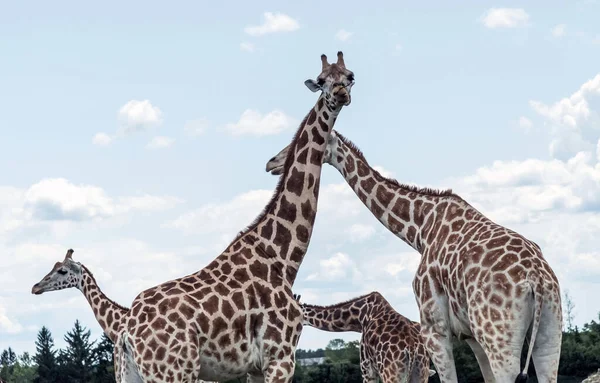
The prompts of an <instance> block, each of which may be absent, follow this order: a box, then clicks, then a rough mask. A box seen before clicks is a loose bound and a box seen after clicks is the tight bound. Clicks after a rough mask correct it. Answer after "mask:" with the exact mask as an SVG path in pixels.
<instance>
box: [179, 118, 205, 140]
mask: <svg viewBox="0 0 600 383" xmlns="http://www.w3.org/2000/svg"><path fill="white" fill-rule="evenodd" d="M208 126H209V122H208V120H207V119H206V118H199V119H196V120H191V121H187V122H186V123H185V125H184V127H183V130H184V131H185V133H186V134H187V135H189V136H199V135H201V134H204V132H206V130H207V129H208Z"/></svg>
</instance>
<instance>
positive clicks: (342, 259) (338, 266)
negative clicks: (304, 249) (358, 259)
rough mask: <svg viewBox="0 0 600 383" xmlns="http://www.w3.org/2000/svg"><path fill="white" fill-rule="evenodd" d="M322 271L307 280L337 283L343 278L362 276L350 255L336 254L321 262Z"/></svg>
mask: <svg viewBox="0 0 600 383" xmlns="http://www.w3.org/2000/svg"><path fill="white" fill-rule="evenodd" d="M319 265H320V270H319V271H318V272H317V273H314V274H311V275H309V276H308V277H307V278H306V280H308V281H312V280H328V281H335V280H339V279H342V278H347V277H353V278H357V277H358V276H360V271H359V270H358V268H357V267H356V264H355V263H354V261H353V260H352V259H350V257H349V256H348V254H344V253H335V254H334V255H333V256H331V257H330V258H326V259H323V260H321V261H319Z"/></svg>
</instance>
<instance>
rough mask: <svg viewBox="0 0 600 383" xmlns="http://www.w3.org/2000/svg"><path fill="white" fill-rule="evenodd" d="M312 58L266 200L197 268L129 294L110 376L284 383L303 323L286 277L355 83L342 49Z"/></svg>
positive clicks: (304, 237) (292, 274) (309, 225)
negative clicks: (304, 109) (311, 100)
mask: <svg viewBox="0 0 600 383" xmlns="http://www.w3.org/2000/svg"><path fill="white" fill-rule="evenodd" d="M321 62H322V71H321V73H320V74H319V76H318V77H317V81H314V80H307V81H306V82H305V84H306V86H307V87H308V88H309V89H310V90H312V91H313V92H317V91H321V94H320V96H319V98H318V100H317V102H316V104H315V106H314V107H313V108H312V109H311V110H310V111H309V113H308V114H307V116H306V117H305V118H304V120H303V121H302V123H301V124H300V127H299V129H298V131H297V132H296V134H295V135H294V138H293V140H292V143H291V144H290V146H289V147H290V150H289V155H288V157H287V158H286V160H285V161H284V165H283V171H282V173H283V175H282V176H281V178H280V180H279V182H278V184H277V187H276V189H275V192H274V194H273V197H272V199H271V201H270V202H269V203H268V204H267V205H266V207H265V209H264V210H263V212H262V213H261V214H260V215H259V216H258V217H257V218H256V220H255V221H254V222H253V223H252V224H251V225H250V226H249V227H248V228H247V229H245V230H244V231H242V232H241V233H240V234H238V236H237V237H236V238H235V239H234V240H233V242H232V243H231V244H230V245H229V246H228V247H227V248H226V249H225V251H224V252H223V253H222V254H220V255H219V256H218V257H217V258H216V259H215V260H214V261H212V262H211V263H210V264H208V265H207V266H206V267H205V268H203V269H202V270H200V271H198V272H196V273H193V274H190V275H187V276H184V277H182V278H178V279H175V280H172V281H168V282H165V283H162V284H160V285H158V286H155V287H152V288H150V289H148V290H145V291H143V292H141V293H140V294H139V295H138V296H137V297H136V298H135V300H134V301H133V303H132V305H131V310H130V311H129V313H128V315H127V316H126V318H125V326H124V329H123V331H122V332H121V334H120V335H119V339H118V340H117V344H116V346H115V347H116V350H117V352H118V353H120V355H121V365H120V366H116V368H115V369H116V370H117V371H116V374H117V379H119V380H118V381H124V382H141V381H144V382H146V383H148V382H195V381H196V380H197V379H206V380H227V379H232V378H236V377H240V376H243V375H245V374H248V381H249V382H266V383H275V382H277V383H279V382H281V383H285V382H291V381H292V377H293V373H294V366H295V358H294V351H295V348H296V345H297V342H298V338H299V336H300V333H301V331H302V317H301V311H300V306H299V304H298V302H296V301H295V300H294V298H293V296H292V285H293V283H294V280H295V278H296V274H297V272H298V268H299V267H300V264H301V262H302V260H303V258H304V255H305V253H306V251H307V249H308V245H309V241H310V238H311V235H312V230H313V224H314V220H315V216H316V211H317V200H318V194H319V184H320V177H321V167H322V163H323V154H324V152H325V147H326V142H327V138H328V136H329V134H330V132H331V130H332V129H333V125H334V122H335V120H336V118H337V116H338V114H339V112H340V111H341V109H342V107H343V106H345V105H349V104H350V100H351V98H350V90H351V88H352V86H353V84H354V74H353V73H352V72H351V71H349V70H348V69H346V65H345V63H344V58H343V54H342V52H338V55H337V62H336V63H332V64H329V63H328V62H327V57H326V56H325V55H322V56H321Z"/></svg>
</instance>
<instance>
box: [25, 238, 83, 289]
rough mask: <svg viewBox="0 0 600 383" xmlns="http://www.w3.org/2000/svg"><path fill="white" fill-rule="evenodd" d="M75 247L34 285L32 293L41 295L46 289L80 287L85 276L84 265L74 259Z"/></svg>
mask: <svg viewBox="0 0 600 383" xmlns="http://www.w3.org/2000/svg"><path fill="white" fill-rule="evenodd" d="M72 257H73V249H69V250H68V251H67V254H66V255H65V259H64V260H63V261H62V262H56V263H55V264H54V267H53V268H52V270H50V272H49V273H48V274H47V275H46V276H45V277H44V278H42V279H41V280H40V281H39V282H38V283H36V284H35V285H33V287H32V288H31V293H32V294H35V295H39V294H42V293H45V292H46V291H54V290H62V289H68V288H70V287H79V286H80V285H81V280H82V277H83V267H82V266H81V264H80V263H78V262H75V261H74V260H73V258H72Z"/></svg>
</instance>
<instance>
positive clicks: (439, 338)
mask: <svg viewBox="0 0 600 383" xmlns="http://www.w3.org/2000/svg"><path fill="white" fill-rule="evenodd" d="M419 311H420V315H421V336H422V337H423V342H424V343H425V348H426V349H427V352H428V353H429V355H430V357H431V361H432V362H433V364H434V365H435V369H436V370H437V373H438V374H439V376H440V381H441V382H442V383H448V382H451V383H456V382H457V381H458V379H457V376H456V366H455V365H454V354H453V352H452V333H451V330H450V324H449V320H448V299H447V298H446V297H445V296H433V297H429V299H428V300H427V301H426V302H423V303H420V304H419Z"/></svg>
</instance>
